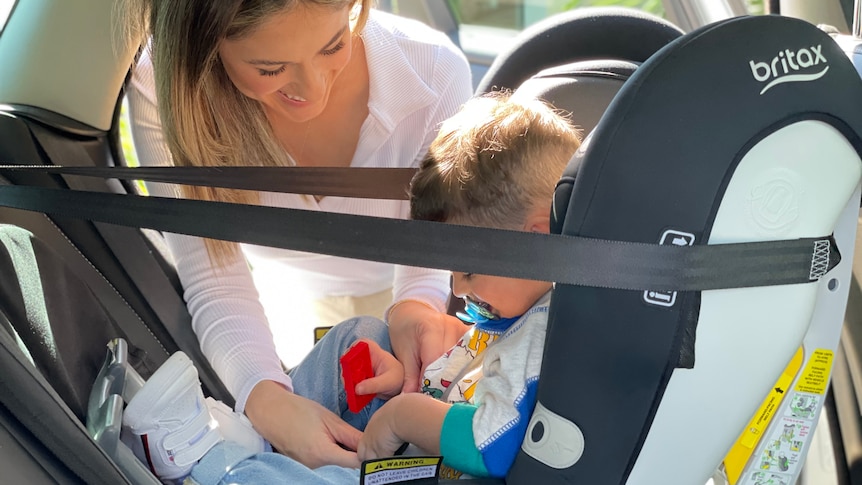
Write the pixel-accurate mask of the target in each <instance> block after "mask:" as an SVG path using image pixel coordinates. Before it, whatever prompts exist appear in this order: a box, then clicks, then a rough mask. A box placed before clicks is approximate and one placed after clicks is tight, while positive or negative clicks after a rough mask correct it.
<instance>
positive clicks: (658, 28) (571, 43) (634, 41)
mask: <svg viewBox="0 0 862 485" xmlns="http://www.w3.org/2000/svg"><path fill="white" fill-rule="evenodd" d="M680 35H682V31H681V30H680V29H679V28H678V27H676V26H674V25H673V24H671V23H670V22H668V21H666V20H664V19H662V18H659V17H656V16H653V15H650V14H647V13H644V12H642V11H639V10H634V9H628V8H620V7H592V8H581V9H575V10H569V11H567V12H563V13H560V14H557V15H553V16H551V17H548V18H546V19H544V20H542V21H541V22H538V23H536V24H534V25H532V26H530V27H528V28H527V29H524V31H522V32H521V33H520V34H519V35H518V37H516V39H515V42H514V43H513V45H512V46H511V47H510V48H509V49H508V50H506V51H504V52H501V53H500V54H498V55H497V57H496V58H495V60H494V63H493V64H491V67H490V68H489V69H488V72H487V73H486V74H485V76H484V77H483V78H482V80H481V81H480V82H479V85H478V87H477V88H476V94H482V93H486V92H489V91H492V90H495V89H497V90H500V89H511V90H514V89H516V88H518V86H520V85H521V83H523V82H524V81H525V80H527V79H528V78H530V77H531V76H532V75H533V74H535V73H537V72H539V71H541V70H543V69H547V68H550V67H554V66H558V65H560V64H565V63H569V62H575V61H584V60H592V59H618V60H626V61H631V62H635V63H640V62H643V61H645V60H646V59H648V58H649V57H650V56H651V55H653V54H654V53H655V52H656V51H658V50H659V49H660V48H662V47H664V46H665V45H666V44H667V43H668V42H670V41H672V40H674V39H676V38H677V37H679V36H680Z"/></svg>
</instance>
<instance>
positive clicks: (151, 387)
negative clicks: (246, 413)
mask: <svg viewBox="0 0 862 485" xmlns="http://www.w3.org/2000/svg"><path fill="white" fill-rule="evenodd" d="M123 424H124V425H125V426H128V427H129V428H130V429H131V431H132V433H134V435H136V436H137V437H138V438H139V440H140V441H141V444H142V449H143V451H144V455H145V456H143V457H141V456H139V457H138V458H141V459H142V461H143V462H144V463H146V464H147V465H148V466H149V467H150V470H151V471H152V472H153V473H154V474H155V475H156V476H157V477H158V478H160V479H162V480H177V479H182V478H184V477H186V476H187V475H188V474H189V473H191V470H192V467H193V466H194V465H195V464H196V463H197V462H198V461H199V460H200V459H201V458H202V457H203V456H204V455H205V454H206V452H208V451H209V450H210V449H211V448H212V447H213V446H215V445H216V444H218V443H219V442H220V441H221V440H222V437H221V434H220V433H219V431H218V425H217V423H216V421H215V420H214V419H213V418H212V416H211V415H210V412H209V408H208V407H207V405H206V403H205V400H204V395H203V392H202V391H201V383H200V380H199V379H198V371H197V369H195V367H194V365H193V364H192V361H191V360H190V359H189V358H188V356H186V354H184V353H183V352H176V353H175V354H174V355H172V356H171V357H170V358H169V359H168V360H167V361H166V362H165V363H164V364H162V366H161V367H159V368H158V370H156V372H155V373H154V374H153V375H152V377H150V379H149V380H147V382H146V384H144V386H143V387H142V388H141V390H140V391H138V393H137V394H135V396H134V397H133V398H132V400H131V401H130V402H129V404H128V405H127V406H126V409H125V411H124V412H123Z"/></svg>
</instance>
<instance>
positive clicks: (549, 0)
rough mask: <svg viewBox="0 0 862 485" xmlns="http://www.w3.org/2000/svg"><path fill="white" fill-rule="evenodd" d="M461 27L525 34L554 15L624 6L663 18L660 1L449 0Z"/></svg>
mask: <svg viewBox="0 0 862 485" xmlns="http://www.w3.org/2000/svg"><path fill="white" fill-rule="evenodd" d="M449 5H450V6H451V8H452V11H453V12H454V14H455V16H456V19H457V21H458V23H459V24H461V25H464V24H467V25H483V26H487V27H500V28H504V29H513V30H523V29H524V28H526V27H529V26H530V25H532V24H534V23H536V22H538V21H540V20H542V19H545V18H547V17H550V16H551V15H554V14H557V13H560V12H564V11H566V10H572V9H575V8H582V7H593V6H596V7H598V6H621V7H630V8H636V9H639V10H644V11H646V12H649V13H652V14H655V15H658V16H663V15H664V8H663V7H662V3H661V0H449Z"/></svg>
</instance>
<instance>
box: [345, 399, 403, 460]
mask: <svg viewBox="0 0 862 485" xmlns="http://www.w3.org/2000/svg"><path fill="white" fill-rule="evenodd" d="M399 387H400V384H399ZM398 404H399V399H393V400H391V401H389V402H388V403H386V404H384V405H383V406H381V407H380V409H378V410H377V411H376V412H375V413H374V414H373V415H372V416H371V419H370V420H369V421H368V425H367V426H366V427H365V432H364V433H362V438H360V440H359V446H358V447H357V448H356V454H357V456H358V457H359V460H360V461H365V460H373V459H375V458H384V457H387V456H392V455H394V454H395V451H396V450H398V448H400V447H401V445H403V444H404V440H403V439H401V438H400V437H399V436H398V434H397V433H396V432H395V428H396V426H397V425H398V417H397V416H398V411H397V409H396V408H397V407H398Z"/></svg>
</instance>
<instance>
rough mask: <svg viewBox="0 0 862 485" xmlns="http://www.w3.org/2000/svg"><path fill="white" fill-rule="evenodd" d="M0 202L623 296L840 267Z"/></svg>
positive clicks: (439, 228) (812, 252)
mask: <svg viewBox="0 0 862 485" xmlns="http://www.w3.org/2000/svg"><path fill="white" fill-rule="evenodd" d="M0 205H3V206H7V207H13V208H17V209H24V210H30V211H37V212H44V213H46V214H51V215H54V216H61V217H74V218H83V219H89V220H92V221H99V222H106V223H111V224H118V225H123V226H131V227H141V228H150V229H157V230H162V231H167V232H174V233H179V234H188V235H193V236H200V237H207V238H213V239H222V240H227V241H236V242H245V243H251V244H257V245H262V246H270V247H276V248H284V249H293V250H298V251H306V252H314V253H320V254H329V255H334V256H341V257H348V258H356V259H365V260H372V261H381V262H388V263H395V264H405V265H410V266H422V267H428V268H440V269H451V270H456V271H463V272H470V273H479V274H491V275H500V276H509V277H515V278H526V279H534V280H545V281H555V282H558V283H565V284H572V285H580V286H594V287H602V288H618V289H630V290H666V291H696V290H709V289H718V288H741V287H753V286H772V285H783V284H796V283H806V282H809V281H814V280H817V279H819V278H820V277H821V276H823V275H824V274H825V273H826V272H828V271H829V270H830V269H831V268H832V267H834V266H835V265H836V264H837V263H838V261H839V260H840V255H839V254H838V252H837V251H836V248H835V246H834V244H833V243H832V241H831V238H830V237H828V236H825V237H819V238H805V239H796V240H786V241H767V242H750V243H736V244H722V245H713V246H703V245H701V246H662V245H657V244H644V243H632V242H622V241H607V240H599V239H590V238H581V237H573V236H561V235H550V234H536V233H526V232H517V231H505V230H498V229H489V228H479V227H469V226H459V225H454V224H445V223H437V222H427V221H411V220H400V219H388V218H380V217H370V216H358V215H351V214H337V213H321V212H317V211H305V210H298V209H283V208H276V207H263V206H252V205H244V204H231V203H225V202H212V201H199V200H185V199H169V198H160V197H142V196H136V195H122V194H112V193H101V192H81V191H72V190H63V189H47V188H41V187H27V186H0Z"/></svg>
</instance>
